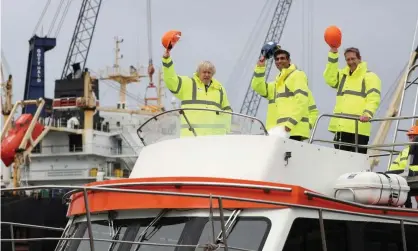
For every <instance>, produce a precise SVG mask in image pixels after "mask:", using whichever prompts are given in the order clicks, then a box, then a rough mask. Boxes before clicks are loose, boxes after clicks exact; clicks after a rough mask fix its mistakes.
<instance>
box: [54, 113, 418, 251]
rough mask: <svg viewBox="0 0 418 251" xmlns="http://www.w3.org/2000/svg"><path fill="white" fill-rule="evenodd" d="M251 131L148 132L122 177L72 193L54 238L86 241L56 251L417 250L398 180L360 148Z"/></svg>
mask: <svg viewBox="0 0 418 251" xmlns="http://www.w3.org/2000/svg"><path fill="white" fill-rule="evenodd" d="M152 121H153V120H150V121H149V124H148V125H145V126H142V129H143V131H141V132H142V134H143V135H146V133H147V132H145V130H144V128H146V127H148V128H152ZM156 121H159V122H161V119H158V118H157V120H156ZM252 121H253V122H254V120H252ZM255 122H256V123H261V122H259V121H255ZM253 126H254V125H253ZM258 126H261V127H262V128H263V125H262V124H259V125H258ZM261 131H263V130H261ZM257 134H259V133H256V134H252V133H245V134H244V133H243V134H238V135H237V134H234V135H224V136H205V137H199V136H197V137H184V138H177V137H178V134H176V136H174V137H171V136H170V135H168V137H166V138H165V140H160V139H155V138H153V140H152V141H153V144H150V145H146V146H145V147H144V148H143V150H142V151H141V153H140V155H139V157H138V160H137V162H136V164H135V167H134V169H133V171H132V173H131V175H130V178H129V179H126V180H109V181H100V182H96V183H93V184H90V185H89V187H90V188H89V189H88V190H86V191H85V192H84V193H83V192H80V191H82V190H79V192H77V193H73V194H72V195H71V196H72V197H71V203H70V206H69V210H68V216H69V219H70V221H69V223H68V225H67V227H66V230H65V232H64V234H63V237H65V238H85V239H84V240H82V239H72V240H63V241H61V242H60V243H59V246H58V248H57V249H56V250H57V251H64V250H66V251H82V250H90V248H91V247H94V250H117V251H125V250H130V251H133V250H173V251H180V250H218V249H217V248H219V250H274V251H278V250H283V251H295V250H313V251H314V250H330V251H333V250H338V251H361V250H364V251H374V250H376V251H377V250H388V251H398V250H399V251H400V250H406V249H405V248H407V250H418V238H417V236H418V210H414V209H406V208H402V207H401V206H402V205H403V203H404V202H405V198H406V194H407V192H408V191H409V187H408V185H407V184H406V182H405V180H404V179H403V178H402V177H400V176H399V177H398V176H396V175H395V176H390V177H389V176H384V175H382V176H378V174H375V173H371V172H368V171H367V169H368V167H369V162H368V157H367V155H362V154H358V153H352V152H345V151H340V150H336V149H334V148H333V147H327V146H320V145H315V144H309V143H308V142H298V141H294V140H290V139H285V138H282V137H279V136H272V135H267V134H262V135H257ZM143 135H142V137H143ZM145 137H146V136H145ZM368 173H369V174H370V175H368ZM347 174H348V175H347ZM349 174H352V175H349ZM344 175H345V176H344ZM356 175H358V176H359V177H360V176H362V177H363V178H362V179H359V180H358V181H359V182H360V183H359V182H357V183H356V181H355V180H356V177H355V176H356ZM376 175H377V176H376ZM385 177H386V179H387V180H386V181H385V180H384V179H385ZM376 178H378V179H380V180H382V181H381V183H380V187H379V186H377V185H376V184H375V183H376V182H377V181H375V180H373V179H376ZM347 179H349V180H354V181H350V182H351V183H350V182H346V183H344V182H345V181H344V180H347ZM361 182H363V183H361ZM367 182H369V183H367ZM395 182H399V183H397V184H395ZM368 186H369V187H368ZM338 189H340V190H338ZM89 190H94V191H89ZM347 191H348V193H347ZM370 191H372V192H370ZM388 191H389V192H388ZM376 192H379V193H380V195H379V196H380V198H378V199H377V200H376V198H375V196H376V195H375V194H376ZM338 194H341V198H339V197H338ZM83 195H87V198H88V203H87V205H86V204H85V203H84V196H83ZM395 195H396V196H397V197H396V196H395ZM385 196H386V197H387V198H386V197H385ZM356 197H357V199H356ZM365 198H366V201H365V203H359V202H358V200H362V199H363V200H364V199H365ZM367 198H369V200H367ZM385 198H386V199H385ZM363 202H364V201H363ZM390 203H392V205H389V206H388V204H390ZM397 206H398V207H397ZM90 223H91V224H90ZM90 226H91V228H89V227H90ZM223 230H224V231H223ZM89 233H90V234H92V238H90V237H89ZM224 233H225V234H224Z"/></svg>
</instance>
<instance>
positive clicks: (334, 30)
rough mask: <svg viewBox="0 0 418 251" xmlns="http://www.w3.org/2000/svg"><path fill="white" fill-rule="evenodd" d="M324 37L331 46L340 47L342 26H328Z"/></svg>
mask: <svg viewBox="0 0 418 251" xmlns="http://www.w3.org/2000/svg"><path fill="white" fill-rule="evenodd" d="M324 39H325V42H326V43H327V44H328V45H329V46H331V47H335V48H339V47H340V46H341V40H342V34H341V30H340V28H338V27H337V26H335V25H332V26H329V27H327V28H326V29H325V32H324Z"/></svg>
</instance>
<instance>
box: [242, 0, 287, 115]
mask: <svg viewBox="0 0 418 251" xmlns="http://www.w3.org/2000/svg"><path fill="white" fill-rule="evenodd" d="M291 5H292V0H278V2H277V5H276V8H275V10H274V14H273V18H272V20H271V22H270V26H269V29H268V31H267V35H266V38H265V39H264V43H267V42H269V41H274V42H279V41H280V38H281V36H282V34H283V30H284V27H285V25H286V20H287V16H288V14H289V11H290V7H291ZM272 63H273V62H272V60H269V61H267V63H266V79H267V78H268V76H269V74H270V70H271V66H272ZM260 102H261V96H260V95H258V94H257V93H256V92H255V91H254V90H253V89H252V88H251V81H250V84H249V85H248V89H247V93H246V94H245V98H244V102H243V103H242V106H241V109H240V113H241V114H246V115H248V116H252V117H255V116H256V115H257V111H258V107H259V106H260Z"/></svg>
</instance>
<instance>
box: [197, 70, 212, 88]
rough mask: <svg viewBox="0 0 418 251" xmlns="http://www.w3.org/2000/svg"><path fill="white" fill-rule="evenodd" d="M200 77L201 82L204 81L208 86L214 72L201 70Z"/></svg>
mask: <svg viewBox="0 0 418 251" xmlns="http://www.w3.org/2000/svg"><path fill="white" fill-rule="evenodd" d="M198 76H199V79H200V81H202V82H203V83H204V84H205V85H208V84H209V83H210V80H211V79H212V76H213V72H212V71H211V70H210V69H201V70H200V71H199V74H198Z"/></svg>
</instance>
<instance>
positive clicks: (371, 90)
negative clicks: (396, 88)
mask: <svg viewBox="0 0 418 251" xmlns="http://www.w3.org/2000/svg"><path fill="white" fill-rule="evenodd" d="M372 92H375V93H377V94H379V95H380V91H379V90H378V89H376V88H372V89H370V90H368V91H367V92H366V95H369V94H370V93H372Z"/></svg>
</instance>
